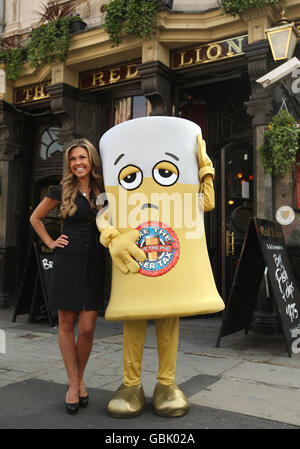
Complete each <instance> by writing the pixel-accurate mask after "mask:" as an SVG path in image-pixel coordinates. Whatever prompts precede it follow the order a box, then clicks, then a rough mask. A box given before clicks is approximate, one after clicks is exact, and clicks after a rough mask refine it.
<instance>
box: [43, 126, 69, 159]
mask: <svg viewBox="0 0 300 449" xmlns="http://www.w3.org/2000/svg"><path fill="white" fill-rule="evenodd" d="M58 132H59V128H55V127H49V128H47V129H45V130H44V131H43V132H42V134H41V136H40V141H39V151H38V154H39V157H40V159H43V160H47V159H48V158H49V157H51V156H52V155H53V153H55V152H56V151H60V152H63V150H64V148H63V145H61V144H59V143H58Z"/></svg>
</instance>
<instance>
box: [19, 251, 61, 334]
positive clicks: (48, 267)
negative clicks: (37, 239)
mask: <svg viewBox="0 0 300 449" xmlns="http://www.w3.org/2000/svg"><path fill="white" fill-rule="evenodd" d="M53 258H54V254H53V253H52V252H48V251H46V250H45V249H44V247H42V246H41V245H39V244H37V243H34V244H33V246H32V248H31V251H30V254H29V257H28V261H27V264H26V269H25V273H24V277H23V281H22V284H21V288H20V293H19V296H18V299H17V302H16V307H15V311H14V316H13V322H14V321H16V316H17V315H22V314H25V313H26V314H27V313H28V314H29V317H28V322H29V323H35V322H37V321H39V320H41V319H45V318H48V320H49V322H50V325H51V326H54V325H55V324H54V316H53V314H52V312H51V310H49V306H48V305H49V297H50V294H51V288H52V278H53Z"/></svg>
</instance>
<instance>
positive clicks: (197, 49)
mask: <svg viewBox="0 0 300 449" xmlns="http://www.w3.org/2000/svg"><path fill="white" fill-rule="evenodd" d="M200 52H201V48H195V53H196V59H195V64H198V63H199V62H201V55H200Z"/></svg>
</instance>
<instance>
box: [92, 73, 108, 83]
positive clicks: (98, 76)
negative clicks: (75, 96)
mask: <svg viewBox="0 0 300 449" xmlns="http://www.w3.org/2000/svg"><path fill="white" fill-rule="evenodd" d="M103 77H104V73H103V72H96V73H93V82H92V86H97V85H100V86H102V85H103V84H105V81H103Z"/></svg>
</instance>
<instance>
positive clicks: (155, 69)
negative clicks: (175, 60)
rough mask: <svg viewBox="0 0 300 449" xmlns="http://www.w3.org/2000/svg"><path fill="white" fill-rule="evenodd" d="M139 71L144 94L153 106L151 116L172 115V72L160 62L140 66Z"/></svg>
mask: <svg viewBox="0 0 300 449" xmlns="http://www.w3.org/2000/svg"><path fill="white" fill-rule="evenodd" d="M137 69H138V71H139V74H140V75H141V89H142V92H143V94H144V95H145V97H146V98H147V99H148V100H149V102H150V104H151V108H152V112H151V115H171V81H172V72H171V70H170V69H169V68H168V67H166V66H165V65H164V64H163V63H161V62H160V61H152V62H145V63H144V64H139V65H138V66H137Z"/></svg>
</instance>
